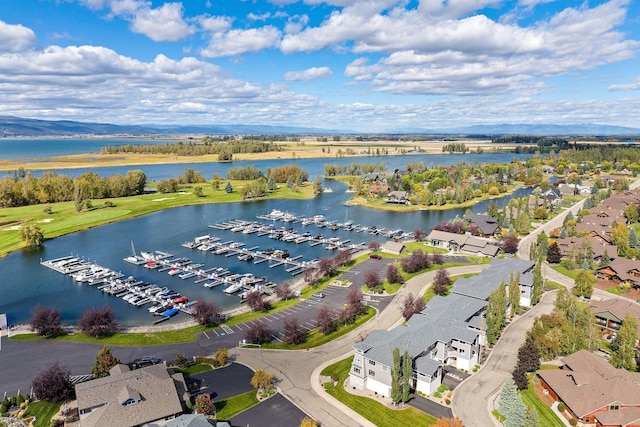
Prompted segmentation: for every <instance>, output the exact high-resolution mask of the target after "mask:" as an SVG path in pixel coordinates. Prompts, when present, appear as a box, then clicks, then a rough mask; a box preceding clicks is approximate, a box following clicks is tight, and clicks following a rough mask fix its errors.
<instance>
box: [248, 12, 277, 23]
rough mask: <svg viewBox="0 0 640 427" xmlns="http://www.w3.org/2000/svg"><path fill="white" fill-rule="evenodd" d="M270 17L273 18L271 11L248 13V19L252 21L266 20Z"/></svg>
mask: <svg viewBox="0 0 640 427" xmlns="http://www.w3.org/2000/svg"><path fill="white" fill-rule="evenodd" d="M269 18H271V13H269V12H267V13H263V14H261V15H256V14H255V13H250V14H248V15H247V19H249V20H250V21H266V20H267V19H269Z"/></svg>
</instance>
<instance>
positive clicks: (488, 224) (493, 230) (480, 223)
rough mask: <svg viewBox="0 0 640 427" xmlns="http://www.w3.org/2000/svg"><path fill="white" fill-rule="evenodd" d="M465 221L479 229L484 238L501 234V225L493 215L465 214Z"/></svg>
mask: <svg viewBox="0 0 640 427" xmlns="http://www.w3.org/2000/svg"><path fill="white" fill-rule="evenodd" d="M464 219H465V220H466V221H468V222H469V224H470V225H472V226H475V227H477V229H478V231H479V232H480V234H481V235H482V237H490V236H494V235H496V234H500V224H499V223H498V219H497V218H494V217H492V216H491V215H483V214H475V213H470V214H465V215H464Z"/></svg>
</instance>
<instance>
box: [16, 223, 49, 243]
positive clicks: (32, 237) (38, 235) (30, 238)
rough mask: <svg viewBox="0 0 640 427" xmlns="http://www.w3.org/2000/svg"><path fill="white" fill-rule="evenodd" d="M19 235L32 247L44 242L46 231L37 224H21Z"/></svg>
mask: <svg viewBox="0 0 640 427" xmlns="http://www.w3.org/2000/svg"><path fill="white" fill-rule="evenodd" d="M18 236H19V237H20V240H22V241H23V242H25V243H26V244H28V245H29V246H31V247H36V246H40V245H41V244H42V242H44V232H43V231H42V229H41V228H40V227H38V226H37V225H35V224H31V225H23V226H21V227H20V229H19V230H18Z"/></svg>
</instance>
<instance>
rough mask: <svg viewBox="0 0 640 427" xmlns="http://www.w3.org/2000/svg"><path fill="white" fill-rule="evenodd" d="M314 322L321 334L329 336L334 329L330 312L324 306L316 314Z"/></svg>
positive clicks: (333, 319) (333, 320)
mask: <svg viewBox="0 0 640 427" xmlns="http://www.w3.org/2000/svg"><path fill="white" fill-rule="evenodd" d="M316 322H317V323H318V328H320V332H322V333H323V334H325V335H326V334H329V333H331V332H333V330H334V329H335V318H334V316H333V315H332V314H331V310H330V309H329V307H327V306H326V305H323V306H322V307H320V308H319V309H318V311H317V312H316Z"/></svg>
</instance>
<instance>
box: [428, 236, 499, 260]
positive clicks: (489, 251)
mask: <svg viewBox="0 0 640 427" xmlns="http://www.w3.org/2000/svg"><path fill="white" fill-rule="evenodd" d="M427 244H429V245H431V246H435V247H436V248H442V249H446V250H448V251H453V252H464V253H468V254H472V255H479V256H491V257H494V256H496V255H497V254H498V252H499V251H500V247H499V246H498V242H496V241H495V240H492V239H486V238H484V237H476V236H472V235H471V234H457V233H450V232H448V231H440V230H431V232H430V233H429V235H428V236H427Z"/></svg>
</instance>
